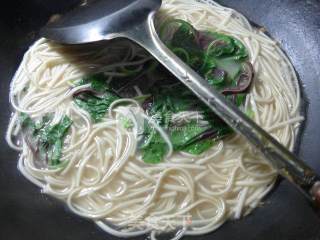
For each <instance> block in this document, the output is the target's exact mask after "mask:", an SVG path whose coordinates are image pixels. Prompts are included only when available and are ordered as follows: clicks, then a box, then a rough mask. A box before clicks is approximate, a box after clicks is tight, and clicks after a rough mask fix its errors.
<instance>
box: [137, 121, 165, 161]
mask: <svg viewBox="0 0 320 240" xmlns="http://www.w3.org/2000/svg"><path fill="white" fill-rule="evenodd" d="M144 135H145V142H144V144H143V145H141V146H140V150H141V152H142V158H143V160H144V161H145V162H146V163H160V162H161V161H162V159H163V158H164V156H165V155H166V153H167V151H168V146H167V143H166V142H165V141H164V140H163V138H162V137H161V135H160V134H159V133H158V132H157V131H156V130H155V129H152V128H151V127H150V126H148V125H147V126H146V128H145V132H144Z"/></svg>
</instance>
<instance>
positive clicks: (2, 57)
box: [0, 0, 320, 240]
mask: <svg viewBox="0 0 320 240" xmlns="http://www.w3.org/2000/svg"><path fill="white" fill-rule="evenodd" d="M110 1H111V0H110ZM75 2H77V1H76V0H55V1H54V0H27V1H25V0H9V1H6V4H5V5H4V4H3V5H2V6H1V9H0V84H1V85H0V94H1V98H0V111H1V114H0V125H1V126H2V127H1V128H0V136H1V139H0V144H1V148H0V239H7V240H15V239H17V240H21V239H25V240H29V239H30V240H31V239H32V240H43V239H46V240H65V239H70V240H71V239H76V240H82V239H97V240H99V239H114V238H113V237H111V236H109V235H107V234H106V233H104V232H103V231H101V230H99V229H98V228H97V227H96V226H95V225H94V224H93V223H91V222H90V221H87V220H85V219H82V218H79V217H77V216H75V215H73V214H71V213H70V212H69V211H68V210H67V209H66V208H65V207H64V205H63V204H62V203H60V202H58V201H56V200H55V199H52V198H50V197H47V196H46V195H43V194H41V193H40V190H39V189H38V188H37V187H35V186H33V185H32V184H31V183H29V182H28V181H27V180H26V179H25V178H24V177H23V176H22V175H21V174H20V173H19V172H18V170H17V167H16V166H17V153H16V152H14V151H13V150H11V149H9V148H8V146H7V144H6V142H5V140H4V135H5V131H6V126H7V124H8V119H9V117H10V107H9V101H8V89H9V83H10V80H11V78H12V76H13V74H14V72H15V70H16V68H17V66H18V65H19V62H20V61H21V58H22V56H23V53H24V52H25V51H26V50H27V48H28V46H29V45H30V44H31V43H32V42H33V41H34V40H35V39H36V38H37V30H38V29H39V27H40V26H42V25H43V24H45V22H46V21H47V19H48V18H49V16H50V15H51V14H53V13H58V12H61V11H63V10H64V9H66V8H69V7H72V5H73V4H74V3H75ZM220 2H222V3H223V4H226V5H228V6H230V7H233V8H235V9H237V10H239V11H240V12H242V13H243V14H245V15H246V16H247V17H248V18H250V19H251V20H252V21H253V22H255V23H257V24H259V25H263V26H265V27H266V28H267V29H268V30H269V32H270V33H271V35H272V36H273V37H274V38H276V39H277V40H279V41H280V43H281V45H282V47H283V48H284V50H285V51H286V53H287V54H288V55H289V57H290V58H291V60H292V62H293V64H294V66H295V68H296V70H297V72H298V74H299V76H300V78H301V82H302V86H303V92H304V98H305V102H306V107H307V120H306V125H305V130H304V132H303V134H302V138H301V139H302V141H301V147H300V151H297V153H298V154H299V155H300V156H301V157H302V158H303V159H305V161H307V162H308V163H309V164H310V165H311V166H313V167H314V168H315V169H316V170H317V171H318V172H319V173H320V157H319V156H320V143H319V142H320V128H319V125H318V123H319V122H320V121H319V119H320V1H317V0H268V1H258V0H221V1H220ZM139 239H145V237H141V238H139ZM185 239H194V240H198V239H199V240H200V239H212V240H214V239H232V240H238V239H239V240H240V239H246V240H253V239H259V240H263V239H265V240H282V239H286V240H316V239H320V218H319V217H318V216H317V215H316V214H315V213H314V211H313V210H312V208H311V207H310V206H309V204H308V203H307V202H306V200H305V199H304V197H303V196H301V195H300V193H298V192H297V190H295V189H294V188H293V187H292V186H291V185H290V184H288V182H286V181H281V183H280V184H279V186H277V188H276V189H275V191H273V192H272V193H271V194H270V196H268V197H267V199H266V200H265V204H264V205H263V206H262V207H260V208H258V209H257V210H255V211H254V212H253V213H252V214H251V215H250V216H249V217H246V218H244V219H243V220H240V221H237V222H229V223H227V224H225V225H224V226H223V227H221V228H220V229H219V230H218V231H216V232H214V233H212V234H209V235H205V236H199V237H186V238H185Z"/></svg>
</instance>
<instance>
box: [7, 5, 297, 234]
mask: <svg viewBox="0 0 320 240" xmlns="http://www.w3.org/2000/svg"><path fill="white" fill-rule="evenodd" d="M168 17H175V18H179V19H182V20H185V21H188V22H190V23H192V25H193V26H194V27H195V28H196V29H199V30H206V29H210V30H213V31H219V32H222V33H225V34H227V35H230V36H233V37H235V38H237V39H239V40H240V41H242V43H243V44H244V45H245V46H246V48H247V49H248V51H249V60H250V62H251V63H252V65H253V67H254V70H255V80H254V82H253V85H252V88H251V91H250V93H249V94H248V95H247V97H246V101H245V106H244V110H246V109H249V108H250V109H252V111H253V112H254V115H253V118H254V121H256V122H257V123H258V124H259V125H260V126H262V127H263V128H264V129H266V130H267V131H268V132H269V133H270V134H272V135H273V136H274V137H275V138H276V139H278V140H279V141H280V142H281V143H283V144H284V145H285V146H287V147H288V148H289V149H291V150H292V149H293V146H294V142H295V136H296V134H297V130H298V128H299V124H300V122H301V121H302V120H303V118H302V116H300V112H299V110H300V109H299V107H300V93H299V86H298V81H297V77H296V75H295V72H294V70H293V67H292V65H291V64H290V62H289V60H288V59H287V57H286V56H285V55H284V54H283V52H282V51H281V50H280V48H279V47H278V45H277V42H275V41H274V40H272V39H270V38H269V37H268V36H266V35H265V34H264V33H263V31H262V30H260V29H255V28H253V27H252V26H251V25H250V24H249V23H248V21H247V20H246V19H245V18H244V17H243V16H242V15H241V14H239V13H237V12H236V11H234V10H232V9H228V8H225V7H222V6H220V5H219V4H217V3H215V2H213V1H209V0H208V1H202V2H196V1H193V0H164V1H163V6H162V8H161V11H160V13H159V14H158V19H157V21H160V22H162V21H164V20H165V19H166V18H168ZM121 53H125V54H121ZM137 56H138V57H139V59H141V60H139V61H136V60H134V59H135V58H136V57H137ZM150 58H151V57H150V55H148V54H147V53H146V52H145V51H144V50H143V49H141V48H140V47H138V46H136V45H135V44H133V43H131V42H129V41H126V40H117V41H110V42H104V43H97V44H90V45H84V46H82V45H81V46H62V45H58V44H54V43H51V42H48V41H47V40H44V39H40V40H38V41H37V42H36V43H35V44H34V45H33V46H32V47H31V48H30V49H29V50H28V51H27V52H26V54H25V56H24V58H23V61H22V63H21V65H20V67H19V69H18V71H17V73H16V75H15V77H14V79H13V80H12V84H11V91H10V99H11V103H12V106H13V108H14V114H13V117H12V119H11V121H10V124H9V128H8V133H7V141H8V143H9V145H10V146H11V147H12V148H14V149H16V150H18V151H21V155H20V158H19V163H18V168H19V170H20V171H21V172H22V174H23V175H24V176H25V177H26V178H27V179H29V180H30V181H31V182H32V183H34V184H36V185H38V186H39V187H40V188H41V189H42V191H43V192H44V193H46V194H49V195H51V196H54V197H56V198H58V199H61V200H62V201H64V202H65V203H66V204H67V205H68V207H69V208H70V209H71V211H73V212H74V213H76V214H78V215H80V216H83V217H86V218H90V219H92V220H93V221H95V222H96V224H97V225H98V226H99V227H101V228H102V229H103V230H105V231H106V232H108V233H110V234H113V235H116V236H119V237H130V236H137V235H141V234H145V233H150V236H151V239H155V238H156V237H157V234H159V233H161V232H166V231H169V230H171V228H170V227H173V228H175V229H176V231H177V234H176V235H175V237H174V239H178V238H180V237H181V236H183V235H199V234H204V233H208V232H211V231H213V230H215V229H217V228H218V227H219V226H221V225H222V224H223V223H224V222H225V221H226V220H228V219H238V218H240V217H241V216H245V215H247V214H249V213H250V212H251V211H252V210H253V209H254V208H255V207H257V206H258V205H259V203H260V201H261V199H262V198H263V197H264V196H265V195H266V194H267V193H268V192H269V191H270V189H272V187H273V184H274V182H275V179H276V176H277V174H276V171H275V170H274V169H273V168H272V167H271V166H270V165H269V164H268V163H267V162H266V161H265V160H264V159H263V158H262V156H261V155H260V154H259V153H257V152H256V151H255V150H254V149H253V148H252V147H251V146H250V145H249V144H248V143H247V142H246V141H245V140H244V139H242V138H241V137H240V136H238V135H233V136H232V137H229V138H225V139H223V140H220V141H219V142H218V143H217V144H216V145H214V146H213V147H212V148H211V149H209V150H208V151H206V152H204V153H203V154H201V155H200V156H194V155H190V154H187V153H183V152H172V150H169V152H168V155H167V157H166V159H165V161H163V162H162V163H159V164H146V163H144V162H143V161H142V160H141V156H140V154H139V153H138V152H136V147H137V141H138V140H137V136H138V132H139V126H137V124H138V123H137V121H134V117H137V115H139V117H140V118H148V116H147V115H145V114H144V111H143V109H142V108H141V107H140V106H139V103H138V102H136V101H135V100H133V99H127V100H126V99H120V100H118V101H119V102H114V103H113V104H112V106H111V107H110V109H109V112H108V113H107V114H106V116H105V117H104V118H103V120H102V121H101V122H99V123H94V122H92V120H91V119H90V116H89V114H88V113H87V112H86V111H84V110H83V109H81V108H79V107H78V106H77V105H75V104H74V102H73V100H72V95H73V93H74V92H76V91H78V90H79V89H82V88H85V87H86V86H79V87H74V82H75V81H77V80H79V79H80V78H82V77H83V76H85V75H87V74H88V73H95V72H104V74H105V75H106V76H108V77H109V79H110V81H111V80H112V79H113V78H114V77H121V76H122V75H123V73H122V72H119V71H117V69H119V68H118V67H119V66H120V67H124V66H125V67H127V66H130V67H131V68H137V69H138V68H139V67H141V64H142V63H144V62H146V61H148V60H150ZM71 87H72V90H70V89H71ZM135 89H136V90H137V91H138V92H139V89H137V88H135ZM48 112H50V113H52V112H53V113H54V119H60V118H61V116H63V115H67V116H69V117H70V118H71V119H72V121H73V124H72V126H71V127H70V131H69V132H68V136H67V137H66V140H65V142H64V147H63V150H62V159H61V161H62V162H64V167H58V168H44V169H42V168H37V166H36V164H35V159H34V157H33V154H32V151H31V150H30V149H29V147H28V145H27V144H26V142H25V141H24V140H20V143H19V144H16V143H15V142H14V139H15V138H17V137H19V136H20V127H19V124H18V123H17V119H18V114H19V113H27V114H28V115H30V116H31V117H32V118H38V117H41V116H43V114H44V113H48ZM133 112H134V115H135V116H132V119H133V124H134V127H133V129H134V131H128V130H127V129H125V128H123V127H121V125H120V124H119V121H120V118H121V117H122V116H123V115H128V116H131V115H132V114H131V115H130V113H133ZM183 114H187V115H188V114H189V115H190V117H192V112H191V113H188V112H187V113H183ZM174 118H175V119H177V121H178V120H179V116H175V117H174ZM156 129H157V131H159V133H160V134H161V135H162V136H163V137H164V140H165V141H166V133H165V132H164V131H163V129H162V128H161V127H159V126H158V128H156ZM168 147H169V149H172V146H170V141H169V142H168Z"/></svg>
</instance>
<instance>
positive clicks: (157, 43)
mask: <svg viewBox="0 0 320 240" xmlns="http://www.w3.org/2000/svg"><path fill="white" fill-rule="evenodd" d="M154 15H155V13H152V14H150V15H149V18H148V20H147V21H146V22H145V23H143V24H141V25H138V26H136V27H134V28H133V29H130V30H129V31H127V32H125V33H123V36H124V37H126V38H129V39H131V40H133V41H135V42H136V43H138V44H139V45H141V46H142V47H144V48H145V49H146V50H147V51H149V52H150V53H151V54H152V55H153V56H154V57H155V58H156V59H157V60H158V61H159V62H160V63H161V64H163V65H164V66H165V67H166V68H167V69H168V70H169V71H170V72H171V73H173V74H174V75H175V76H176V77H177V78H178V79H179V80H180V81H181V82H183V83H184V84H185V85H186V86H187V87H188V88H189V89H190V90H191V91H192V92H193V93H194V94H196V95H197V96H198V97H199V98H200V99H201V100H202V101H203V102H204V103H205V104H206V105H208V107H209V108H210V109H212V110H213V111H214V112H215V113H216V114H217V115H218V116H219V117H220V118H221V119H223V120H224V121H225V122H226V123H227V124H228V125H229V126H230V127H232V128H233V129H234V130H235V131H236V132H238V133H240V134H241V135H242V136H244V137H245V138H246V139H247V140H248V141H249V142H250V143H251V144H252V145H253V146H255V147H256V148H257V149H258V150H260V152H262V153H263V155H264V156H265V158H266V159H267V160H269V162H270V163H271V164H272V165H273V167H274V168H275V169H277V170H278V172H279V174H280V175H282V176H283V177H285V178H286V179H288V180H289V181H290V182H292V183H293V184H294V185H295V186H296V187H298V189H300V190H301V192H302V193H304V195H305V196H306V197H307V198H308V199H309V200H310V201H311V202H313V203H315V204H316V205H318V206H320V178H319V176H318V175H317V174H316V173H315V171H314V170H313V169H312V168H311V167H309V166H308V165H307V164H306V163H304V162H303V161H302V160H300V159H299V158H297V157H296V156H295V155H294V154H292V153H291V152H290V151H288V150H287V149H286V148H285V147H284V146H283V145H281V144H280V143H279V142H278V141H277V140H275V139H274V138H273V137H272V136H270V135H269V134H268V133H267V132H266V131H264V130H263V129H262V128H261V127H259V126H258V125H257V124H256V123H255V122H253V121H252V120H251V119H250V118H248V117H247V116H246V115H245V114H244V113H242V112H241V111H240V110H239V109H238V108H237V107H236V106H235V105H234V104H232V103H231V102H229V101H228V100H226V99H225V97H224V96H223V95H222V94H220V93H219V92H217V91H216V90H215V89H213V88H212V87H211V86H210V85H209V84H208V82H207V81H206V80H204V79H203V78H202V77H201V76H199V75H198V74H197V73H196V72H195V71H194V70H192V69H191V68H190V67H189V66H187V65H186V64H185V63H183V62H182V61H181V60H180V59H179V58H178V57H176V56H175V55H174V54H173V53H172V52H171V51H170V50H169V49H168V48H167V47H166V46H165V45H164V44H163V43H162V42H161V40H160V39H159V37H158V35H157V33H156V31H155V27H154V24H153V20H154ZM177 94H179V93H177Z"/></svg>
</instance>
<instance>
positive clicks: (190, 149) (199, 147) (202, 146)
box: [181, 139, 215, 155]
mask: <svg viewBox="0 0 320 240" xmlns="http://www.w3.org/2000/svg"><path fill="white" fill-rule="evenodd" d="M214 144H215V140H213V139H205V140H202V141H199V142H195V143H193V144H189V145H187V146H185V147H184V148H182V149H181V151H184V152H187V153H190V154H193V155H200V154H201V153H203V152H205V151H207V150H208V149H210V148H211V147H212V146H213V145H214Z"/></svg>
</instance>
